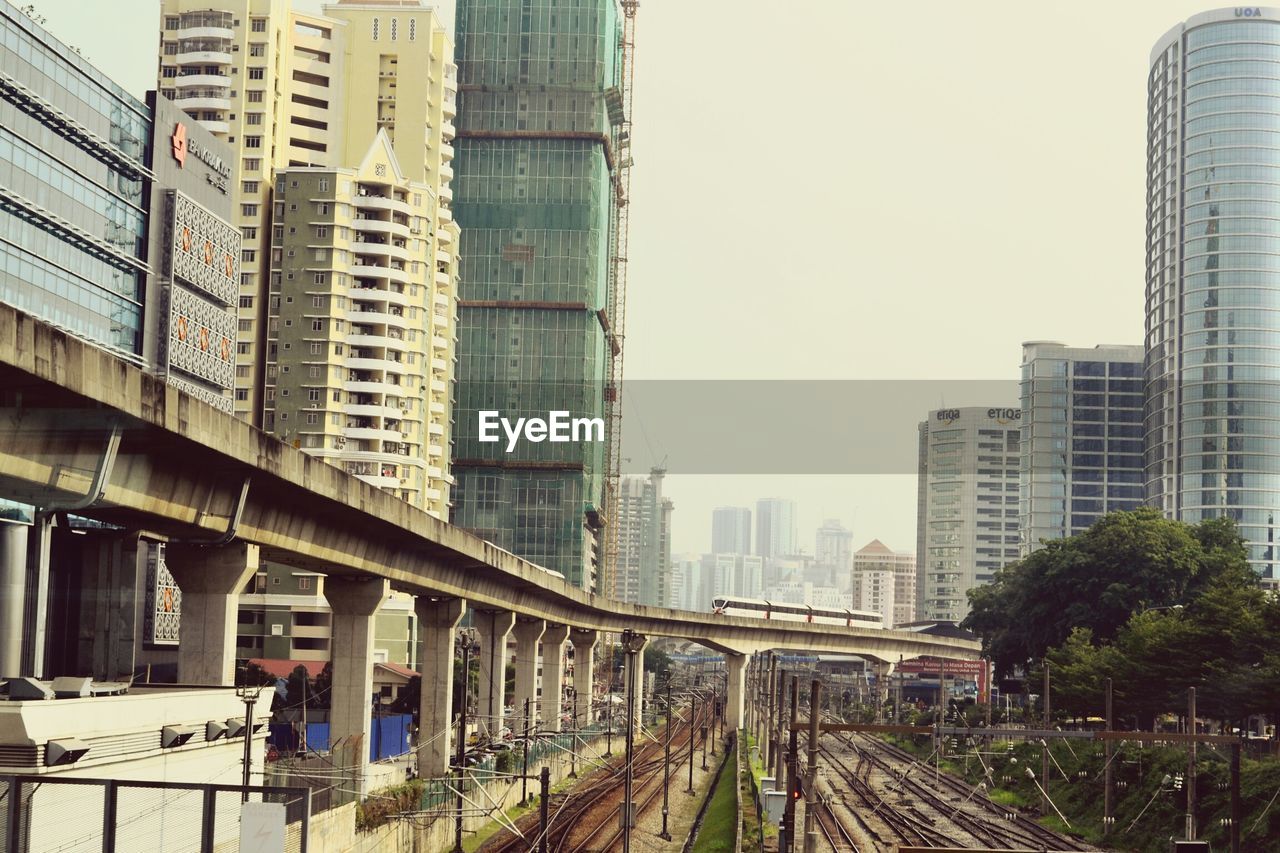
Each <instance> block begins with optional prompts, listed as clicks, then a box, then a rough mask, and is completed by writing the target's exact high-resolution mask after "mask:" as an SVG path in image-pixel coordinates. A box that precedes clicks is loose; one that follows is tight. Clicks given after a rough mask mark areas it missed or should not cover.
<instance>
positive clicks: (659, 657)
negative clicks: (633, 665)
mask: <svg viewBox="0 0 1280 853" xmlns="http://www.w3.org/2000/svg"><path fill="white" fill-rule="evenodd" d="M670 669H671V655H669V654H667V653H666V652H664V651H663V650H662V649H657V648H654V647H653V646H646V647H645V650H644V671H645V672H659V673H660V672H663V671H665V670H670Z"/></svg>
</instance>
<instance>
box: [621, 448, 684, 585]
mask: <svg viewBox="0 0 1280 853" xmlns="http://www.w3.org/2000/svg"><path fill="white" fill-rule="evenodd" d="M665 474H666V471H665V470H664V469H662V468H654V469H652V470H651V471H650V472H649V476H648V477H623V478H622V480H621V483H620V487H619V490H618V531H617V536H618V592H619V596H618V597H619V598H621V599H622V600H623V601H628V602H631V603H634V604H651V605H655V606H666V603H667V601H668V600H669V597H670V594H671V593H670V590H671V585H672V582H673V581H672V575H671V513H672V510H673V509H674V504H673V503H672V502H671V499H670V498H664V497H663V496H662V478H663V476H664V475H665Z"/></svg>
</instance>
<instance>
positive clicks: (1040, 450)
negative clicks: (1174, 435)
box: [1018, 341, 1143, 556]
mask: <svg viewBox="0 0 1280 853" xmlns="http://www.w3.org/2000/svg"><path fill="white" fill-rule="evenodd" d="M1142 362H1143V350H1142V347H1140V346H1097V347H1093V348H1082V347H1080V348H1078V347H1068V346H1066V345H1065V344H1060V343H1054V342H1048V341H1032V342H1029V343H1025V344H1023V345H1022V386H1021V387H1022V433H1021V437H1020V440H1019V455H1020V458H1021V463H1020V466H1019V496H1020V501H1019V512H1018V536H1019V540H1020V541H1019V547H1020V549H1021V553H1022V555H1024V556H1025V555H1026V554H1029V553H1030V552H1031V551H1034V550H1036V549H1037V548H1039V547H1040V545H1041V543H1042V542H1043V541H1045V540H1050V539H1061V538H1064V537H1066V536H1072V535H1074V534H1076V533H1082V532H1084V531H1085V530H1086V529H1088V528H1089V527H1090V526H1091V525H1092V524H1093V523H1094V522H1095V521H1097V520H1098V519H1100V518H1101V517H1102V516H1103V515H1105V514H1106V513H1108V512H1115V511H1117V510H1130V509H1135V508H1137V507H1138V506H1140V505H1141V504H1142V481H1143V459H1142V417H1143V414H1142V412H1143V408H1142V407H1143V399H1142Z"/></svg>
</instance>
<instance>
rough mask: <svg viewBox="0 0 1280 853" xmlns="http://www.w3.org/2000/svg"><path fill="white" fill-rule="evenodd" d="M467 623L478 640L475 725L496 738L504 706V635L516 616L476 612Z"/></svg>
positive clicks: (505, 664)
mask: <svg viewBox="0 0 1280 853" xmlns="http://www.w3.org/2000/svg"><path fill="white" fill-rule="evenodd" d="M471 621H472V625H473V626H474V627H475V629H476V634H477V635H478V637H479V640H480V650H479V652H478V654H479V657H480V704H479V705H478V706H477V708H476V723H477V725H478V726H479V729H480V731H481V732H482V733H484V734H486V735H488V736H489V737H497V736H498V733H499V732H501V731H502V717H503V706H504V705H505V703H506V697H505V695H504V694H505V688H506V683H507V635H508V634H510V633H511V628H512V626H513V625H515V622H516V615H515V614H514V613H512V612H511V611H510V610H480V611H476V612H475V615H474V617H473V618H472V620H471Z"/></svg>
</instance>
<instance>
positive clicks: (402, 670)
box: [374, 661, 419, 678]
mask: <svg viewBox="0 0 1280 853" xmlns="http://www.w3.org/2000/svg"><path fill="white" fill-rule="evenodd" d="M374 666H380V667H382V668H383V669H385V670H389V671H390V672H394V673H395V674H396V675H400V676H403V677H405V678H413V677H414V676H416V675H418V674H419V673H418V671H417V670H413V669H409V667H407V666H405V665H404V664H400V663H383V662H381V661H379V662H377V663H375V664H374Z"/></svg>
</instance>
